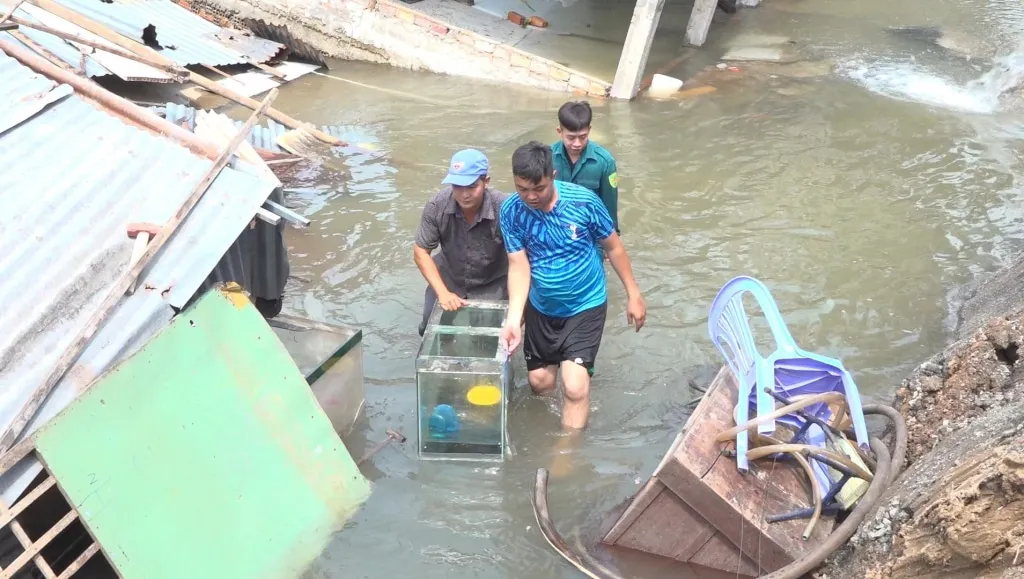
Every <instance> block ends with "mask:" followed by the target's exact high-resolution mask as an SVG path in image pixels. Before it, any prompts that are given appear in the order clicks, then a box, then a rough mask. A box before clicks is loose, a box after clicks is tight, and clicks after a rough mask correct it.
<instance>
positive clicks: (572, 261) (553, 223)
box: [500, 141, 647, 430]
mask: <svg viewBox="0 0 1024 579" xmlns="http://www.w3.org/2000/svg"><path fill="white" fill-rule="evenodd" d="M512 177H513V180H514V181H515V186H516V192H517V193H518V195H512V196H509V197H508V198H507V199H506V200H505V202H504V203H502V205H501V212H500V223H501V232H502V237H503V238H504V240H505V249H506V251H508V261H509V267H508V293H509V308H508V319H507V320H506V322H505V326H504V327H503V328H502V330H501V338H502V342H503V344H504V345H505V347H506V348H507V349H508V351H509V352H513V351H515V349H516V348H517V347H518V346H519V343H520V342H522V343H523V354H524V356H525V357H526V367H527V370H528V371H529V381H530V387H531V388H532V389H533V391H534V392H535V393H537V394H546V393H550V392H553V391H554V389H555V382H556V378H557V375H558V371H559V370H561V374H562V388H563V391H564V392H563V393H564V399H563V402H562V426H563V428H566V429H568V430H574V429H582V428H584V427H585V426H586V424H587V415H588V413H589V410H590V377H591V375H592V374H593V369H594V362H595V360H596V358H597V351H598V348H599V347H600V345H601V336H602V335H603V333H604V322H605V317H606V314H607V312H608V292H607V287H606V284H605V275H604V267H603V266H602V260H601V256H600V255H599V253H598V250H597V245H598V244H600V245H601V247H602V248H604V250H605V252H606V253H607V254H608V260H609V261H610V262H611V265H612V267H613V268H614V269H615V272H616V273H617V274H618V275H619V279H620V280H622V284H623V285H624V286H625V287H626V295H627V296H628V298H629V301H628V303H627V305H626V320H627V322H628V323H630V324H632V325H634V326H635V328H636V331H638V332H639V331H640V328H641V327H643V325H644V320H645V318H646V316H647V305H646V304H645V303H644V298H643V296H642V295H641V294H640V289H639V288H638V287H637V284H636V280H635V279H634V278H633V270H632V266H631V265H630V262H629V256H627V255H626V249H625V248H624V247H623V246H622V242H620V241H619V235H618V234H617V233H616V232H615V225H614V223H613V222H612V218H611V215H609V213H608V209H607V208H605V206H604V203H602V202H601V199H600V198H598V197H597V196H596V195H594V193H593V192H592V191H590V190H588V189H586V188H584V187H580V186H579V185H575V184H573V183H568V182H565V181H555V179H554V167H553V164H552V158H551V148H550V147H548V146H545V145H544V144H542V143H539V142H536V141H533V142H530V143H527V144H525V145H523V146H521V147H519V148H518V149H516V151H515V153H514V154H513V155H512ZM524 321H525V322H526V336H525V339H524V336H523V329H522V325H523V322H524Z"/></svg>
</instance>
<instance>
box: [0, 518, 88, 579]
mask: <svg viewBox="0 0 1024 579" xmlns="http://www.w3.org/2000/svg"><path fill="white" fill-rule="evenodd" d="M77 518H78V513H77V512H75V510H74V509H72V510H71V511H70V512H69V513H68V514H66V515H64V517H63V518H61V520H59V521H57V524H56V525H54V526H53V527H51V528H50V530H49V531H46V532H45V533H43V536H42V537H39V540H38V541H36V542H35V543H32V544H31V545H30V546H29V547H27V548H26V549H25V552H24V553H22V554H21V555H18V558H17V559H15V560H14V561H13V562H12V563H11V564H10V565H8V566H7V567H6V568H4V570H3V571H2V572H0V579H12V578H13V577H14V575H15V574H16V573H17V572H18V571H20V570H21V568H22V567H24V566H25V564H26V563H28V562H29V560H30V559H33V558H35V557H36V555H38V554H39V552H40V551H42V550H43V548H45V547H46V546H47V545H49V544H50V541H52V540H53V539H54V537H56V536H57V535H59V534H60V533H61V532H62V531H63V530H64V529H66V528H68V525H70V524H71V523H73V522H74V521H75V520H76V519H77Z"/></svg>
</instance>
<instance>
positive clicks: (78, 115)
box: [0, 52, 274, 504]
mask: <svg viewBox="0 0 1024 579" xmlns="http://www.w3.org/2000/svg"><path fill="white" fill-rule="evenodd" d="M62 86H65V85H58V84H57V83H55V82H54V81H52V80H50V79H48V78H44V77H42V76H40V75H37V74H35V73H34V72H32V71H31V70H29V69H28V68H25V67H24V66H22V65H21V64H19V63H17V62H16V61H14V60H13V59H11V58H9V57H7V56H6V55H4V54H3V53H2V52H0V195H2V197H3V201H4V211H3V212H2V213H0V303H2V304H4V307H3V308H0V327H2V328H3V329H4V331H3V332H0V384H2V385H3V388H0V424H2V425H3V426H4V427H5V426H6V425H7V424H9V423H10V421H11V420H12V419H13V417H14V416H15V414H16V413H17V412H18V410H19V409H20V408H21V407H22V405H23V404H24V403H25V401H26V400H28V398H29V396H30V394H31V392H32V391H33V390H34V389H35V388H36V387H37V386H38V385H39V384H40V383H41V382H42V381H43V379H44V376H45V375H46V373H47V372H48V371H49V370H50V369H51V368H52V366H53V365H54V364H55V362H56V361H57V359H58V357H59V356H60V355H61V353H62V352H63V351H64V350H65V349H66V348H67V347H68V345H69V344H70V343H71V342H72V341H73V339H74V338H75V336H76V335H77V334H78V332H80V331H81V329H82V328H83V326H84V325H85V323H86V322H87V320H88V319H89V317H90V316H91V315H92V314H93V313H94V311H95V308H97V307H98V306H99V304H100V303H101V302H102V301H103V299H104V297H105V296H106V294H107V292H108V291H109V290H110V288H111V287H112V286H113V285H114V284H115V283H116V281H117V279H118V278H119V277H120V276H121V275H123V274H124V272H125V271H127V267H128V259H129V256H130V254H131V250H132V240H130V239H129V238H128V237H127V233H126V231H125V226H126V224H127V223H128V222H131V221H148V222H153V223H157V224H162V223H165V222H166V221H167V220H168V219H169V218H170V217H171V216H172V215H173V214H174V213H175V212H176V211H177V209H178V208H179V207H180V205H181V204H182V203H183V202H184V200H185V199H186V198H187V197H188V196H189V195H190V194H191V192H192V189H193V188H194V187H195V186H196V185H197V184H198V183H199V181H200V180H201V179H202V177H203V175H204V174H205V173H206V171H207V170H208V169H209V167H210V166H211V164H212V161H210V160H209V159H206V158H202V157H199V156H196V155H194V154H193V153H191V152H190V151H188V150H187V149H185V148H184V147H182V146H180V145H178V144H177V143H175V142H173V141H171V140H169V139H167V138H164V137H161V136H158V135H155V134H153V133H151V132H149V131H146V130H144V129H141V128H138V127H135V126H131V125H127V124H125V123H124V122H122V121H121V120H120V119H119V118H116V117H114V116H113V115H111V114H109V113H107V112H106V111H104V110H103V109H101V108H99V107H98V105H96V104H94V103H92V102H90V101H86V100H84V99H83V98H81V97H79V96H78V95H77V94H73V93H69V91H67V89H66V88H61V87H62ZM50 93H55V94H53V95H51V94H50ZM43 101H46V102H49V103H50V104H49V106H48V107H46V108H43V107H39V106H37V104H38V103H39V102H43ZM33 109H34V110H33ZM10 111H20V112H15V113H12V112H10ZM273 188H274V184H273V183H271V182H268V181H265V180H261V179H259V178H257V177H255V176H252V175H250V174H248V173H245V172H243V171H240V170H234V169H231V168H227V169H224V170H223V171H222V172H221V174H220V175H219V176H218V177H217V179H216V180H215V181H214V183H213V185H212V186H211V187H210V190H209V191H208V192H207V193H206V195H205V196H204V197H203V199H202V200H201V201H200V202H199V204H197V205H196V207H195V208H194V209H193V211H192V213H191V214H190V215H189V217H188V218H187V219H186V220H185V222H184V223H183V224H182V225H181V227H180V228H179V229H178V231H177V232H176V233H175V235H174V236H173V237H172V238H171V240H170V241H169V243H168V244H167V245H166V246H164V248H163V250H161V252H160V254H159V256H158V258H157V259H156V260H154V262H153V264H152V265H151V266H150V268H148V269H147V271H146V272H145V273H144V275H143V279H142V280H140V283H139V289H138V290H137V292H136V293H135V294H134V295H132V296H130V297H126V298H125V299H123V300H122V302H121V304H120V305H119V306H118V308H117V309H116V311H115V313H114V314H113V316H112V317H111V318H110V319H109V320H108V321H107V323H106V324H105V325H104V326H103V327H102V329H101V330H100V331H99V332H98V333H97V334H96V336H95V337H94V338H93V340H92V342H91V344H90V345H89V347H88V348H87V349H86V350H85V352H84V353H83V354H82V356H81V357H80V358H79V360H78V362H77V363H76V364H75V365H74V366H73V367H72V368H71V369H70V371H69V372H68V373H67V374H66V375H65V377H64V379H63V380H62V381H61V382H60V383H58V385H57V387H56V389H55V390H54V392H53V394H51V396H50V397H49V398H48V399H47V401H46V403H45V404H44V405H43V407H42V408H41V409H40V411H39V413H38V414H37V415H36V417H35V418H34V419H33V420H32V422H30V424H29V427H28V429H26V431H25V433H24V434H23V435H22V437H23V438H24V437H25V436H28V435H29V434H30V433H31V432H32V431H34V430H35V429H37V428H38V427H39V426H40V425H42V424H44V423H45V422H46V421H47V420H48V419H49V418H51V417H53V416H54V415H56V414H57V412H59V411H60V410H61V409H62V408H64V407H65V406H66V405H67V404H68V403H69V402H70V401H71V400H73V399H74V398H75V397H76V396H77V394H78V393H79V392H80V391H81V390H82V389H83V388H85V387H86V386H87V385H88V384H89V383H90V382H91V381H92V380H93V379H94V378H96V377H97V376H99V375H101V374H103V373H104V372H106V371H107V370H109V369H111V368H112V367H114V366H115V365H116V364H117V363H118V362H119V361H120V360H122V359H124V358H125V357H126V356H128V355H130V354H131V353H132V352H134V351H135V350H136V349H137V348H138V347H139V346H141V345H142V344H143V343H145V342H146V341H147V340H148V339H149V338H150V337H152V336H153V334H154V333H155V332H157V331H158V330H159V329H160V328H162V327H164V326H165V325H166V324H167V323H168V321H169V320H170V319H171V317H172V316H173V315H174V313H175V309H174V308H180V307H182V306H183V305H185V304H186V303H187V302H188V300H189V299H190V298H191V297H192V295H193V294H194V292H195V291H196V290H197V289H198V288H199V287H200V286H201V284H202V283H203V281H204V280H205V279H206V277H207V276H208V274H210V272H211V271H212V270H213V269H214V267H215V266H216V265H217V263H218V261H220V259H221V258H222V256H223V255H224V254H225V252H226V251H227V249H228V248H229V247H230V246H232V244H233V243H234V242H235V240H236V239H237V238H238V237H239V234H240V233H241V232H242V231H243V229H244V228H245V227H246V225H247V224H248V223H249V221H250V220H251V219H252V217H253V215H254V214H255V212H256V210H257V208H259V207H260V206H261V205H262V204H263V203H264V201H265V200H266V199H267V197H268V195H270V193H271V191H272V190H273ZM0 430H2V428H0ZM39 468H40V467H39V465H38V464H37V463H35V462H34V459H26V460H25V461H22V463H20V464H19V465H18V466H16V467H15V468H14V469H12V470H10V471H7V472H6V473H4V474H3V475H2V476H0V496H2V499H3V500H4V501H5V502H6V503H7V504H13V501H14V499H15V498H16V497H17V496H18V495H19V494H20V493H21V492H23V491H24V489H25V488H26V486H27V485H28V483H29V482H30V480H31V479H32V478H33V477H34V476H35V475H36V474H38V472H39Z"/></svg>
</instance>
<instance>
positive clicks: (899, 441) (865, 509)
mask: <svg viewBox="0 0 1024 579" xmlns="http://www.w3.org/2000/svg"><path fill="white" fill-rule="evenodd" d="M863 411H864V414H875V415H880V416H885V417H886V418H888V419H889V420H891V421H892V423H893V426H894V427H895V429H896V441H895V444H894V449H893V451H892V453H891V454H890V452H889V449H888V448H887V447H886V446H885V443H883V442H882V441H881V440H879V439H877V438H874V437H872V438H871V441H870V442H871V450H872V451H874V453H875V457H876V460H875V462H876V466H875V472H874V476H873V477H872V480H871V484H870V486H868V490H867V492H865V493H864V496H862V497H861V498H860V500H858V501H857V504H856V506H854V507H853V510H852V511H851V512H850V515H849V516H848V517H846V520H845V521H843V522H842V524H840V525H839V526H838V527H836V528H835V529H833V531H832V533H831V534H830V535H829V536H828V538H826V539H825V542H823V543H822V544H821V545H819V546H818V547H816V548H815V549H814V550H813V551H811V552H810V553H807V554H806V555H804V556H803V557H801V558H800V559H798V560H796V561H794V562H792V563H790V564H789V565H786V566H785V567H783V568H782V569H779V570H778V571H774V572H772V573H770V574H768V575H765V576H764V579H800V577H803V576H804V575H805V574H807V573H809V572H811V571H813V570H814V569H816V568H817V567H818V566H819V565H821V564H822V563H823V562H824V561H825V559H827V558H828V556H829V555H831V554H832V553H834V552H835V551H837V550H838V549H839V548H840V547H842V546H843V544H844V543H846V542H847V541H849V540H850V537H852V536H853V535H854V533H856V532H857V529H858V528H859V527H860V525H861V523H863V522H864V519H866V518H867V516H868V515H869V514H870V513H871V512H872V511H874V510H875V507H877V506H878V503H879V502H880V501H881V498H882V495H883V494H884V493H885V491H886V490H888V488H889V486H890V485H891V484H892V482H893V481H894V480H896V477H897V476H899V473H900V470H901V469H902V468H903V460H904V458H905V457H906V453H907V425H906V422H905V421H904V420H903V416H902V415H901V414H900V413H899V412H897V411H896V409H894V408H892V407H891V406H886V405H884V404H866V405H864V407H863ZM547 495H548V472H547V470H545V469H543V468H540V469H537V480H536V484H535V485H534V491H533V514H534V516H535V517H536V518H537V525H538V526H539V527H540V530H541V534H543V535H544V538H545V539H546V540H547V542H548V544H550V545H551V547H552V548H553V549H555V550H556V551H558V553H559V554H560V555H561V556H562V557H563V558H565V560H566V561H568V562H569V563H571V564H572V565H573V566H574V567H576V568H577V569H579V570H580V572H582V573H583V574H584V575H586V576H587V577H590V578H591V579H622V576H621V575H619V574H617V573H615V572H614V571H612V570H611V569H608V568H607V567H605V566H604V565H601V564H600V563H598V562H597V561H596V560H595V559H594V558H593V557H591V556H590V554H589V553H587V552H586V551H585V550H584V551H583V553H582V555H580V554H576V553H574V552H573V551H572V549H570V548H569V545H568V544H566V542H565V540H564V539H563V538H562V536H561V535H559V534H558V530H557V529H556V528H555V525H554V523H552V522H551V515H550V512H549V511H548V499H547Z"/></svg>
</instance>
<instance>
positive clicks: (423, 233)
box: [413, 149, 508, 336]
mask: <svg viewBox="0 0 1024 579" xmlns="http://www.w3.org/2000/svg"><path fill="white" fill-rule="evenodd" d="M489 169H490V164H489V163H488V162H487V156H486V155H484V154H483V153H481V152H480V151H477V150H476V149H465V150H462V151H459V152H458V153H455V155H453V156H452V160H451V164H450V165H449V167H448V176H446V177H445V178H444V180H443V181H441V183H442V184H443V185H444V186H443V187H442V189H441V191H440V192H439V193H437V194H436V195H434V196H433V197H432V198H431V199H430V201H427V204H426V206H425V207H424V208H423V215H422V217H421V218H420V226H419V229H418V230H417V231H416V242H415V244H413V257H414V259H415V261H416V267H418V268H419V270H420V273H421V274H423V278H424V279H426V280H427V290H426V294H425V296H424V301H423V319H422V321H421V322H420V327H419V333H420V335H421V336H422V335H423V332H424V331H425V330H426V328H427V321H428V319H429V318H430V312H431V310H433V308H434V301H435V300H436V301H438V302H440V304H441V307H442V308H444V309H445V310H447V311H453V310H457V309H459V308H461V307H462V306H463V305H465V303H466V300H467V299H486V300H504V299H507V298H508V285H507V284H508V254H507V253H506V252H505V244H504V243H503V241H502V236H501V227H500V225H499V221H498V212H499V210H500V208H501V204H502V202H503V201H504V200H505V198H506V197H507V195H505V194H503V193H500V192H498V191H495V190H494V189H492V188H491V187H490V186H489V185H490V182H491V178H490V177H489V176H488V171H489ZM438 247H440V251H438V252H437V253H436V254H434V255H433V256H431V252H432V251H434V249H436V248H438Z"/></svg>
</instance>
